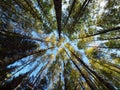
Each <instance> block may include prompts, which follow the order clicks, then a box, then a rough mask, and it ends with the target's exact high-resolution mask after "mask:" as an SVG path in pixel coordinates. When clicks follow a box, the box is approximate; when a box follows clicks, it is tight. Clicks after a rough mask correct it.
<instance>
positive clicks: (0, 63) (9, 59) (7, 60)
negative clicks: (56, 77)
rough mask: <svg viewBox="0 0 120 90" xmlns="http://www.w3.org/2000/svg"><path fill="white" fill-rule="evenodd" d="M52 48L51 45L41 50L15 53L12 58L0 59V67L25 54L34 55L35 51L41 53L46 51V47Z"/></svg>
mask: <svg viewBox="0 0 120 90" xmlns="http://www.w3.org/2000/svg"><path fill="white" fill-rule="evenodd" d="M52 48H53V47H50V48H47V49H42V50H36V51H31V52H27V53H25V54H23V55H17V56H14V57H12V58H8V59H4V60H0V67H5V66H7V65H9V64H12V63H13V62H15V61H17V60H19V59H22V58H25V57H27V56H30V55H34V54H37V53H42V52H44V51H47V50H48V49H52Z"/></svg>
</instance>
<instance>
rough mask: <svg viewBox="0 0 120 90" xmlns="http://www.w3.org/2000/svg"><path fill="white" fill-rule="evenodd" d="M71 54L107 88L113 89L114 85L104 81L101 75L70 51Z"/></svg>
mask: <svg viewBox="0 0 120 90" xmlns="http://www.w3.org/2000/svg"><path fill="white" fill-rule="evenodd" d="M71 53H72V55H73V56H74V57H75V58H76V59H77V60H78V61H79V62H80V63H81V64H82V65H83V66H84V67H85V68H86V69H88V70H89V71H90V72H91V73H92V74H93V75H95V76H96V77H97V78H98V80H99V81H101V82H102V83H103V84H104V85H105V86H106V87H107V88H108V89H109V90H115V87H114V86H113V85H112V84H110V83H109V82H108V81H105V80H104V79H103V78H102V77H101V76H99V75H98V74H97V73H96V72H95V71H93V70H92V69H90V68H89V67H88V66H87V65H86V64H85V63H84V62H83V61H82V59H81V58H79V57H78V56H77V55H75V54H74V53H73V52H72V51H71Z"/></svg>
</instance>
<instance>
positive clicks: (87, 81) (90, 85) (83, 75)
mask: <svg viewBox="0 0 120 90" xmlns="http://www.w3.org/2000/svg"><path fill="white" fill-rule="evenodd" d="M65 52H66V54H67V55H68V57H69V58H70V60H71V61H72V63H73V64H74V65H75V67H76V68H77V69H78V71H79V72H80V74H81V75H82V77H83V78H84V79H85V80H86V83H87V84H88V86H89V87H90V88H91V90H94V89H95V87H94V85H93V84H92V83H91V82H90V79H89V78H88V77H86V75H85V74H84V73H83V72H82V70H81V69H80V68H79V67H78V65H77V64H76V63H75V61H74V60H72V58H71V57H70V56H69V54H68V53H67V51H66V50H65Z"/></svg>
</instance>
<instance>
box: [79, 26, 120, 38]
mask: <svg viewBox="0 0 120 90" xmlns="http://www.w3.org/2000/svg"><path fill="white" fill-rule="evenodd" d="M117 30H119V31H120V27H115V28H110V29H106V30H101V31H99V32H97V33H94V34H91V35H86V36H83V37H79V38H78V39H82V38H88V37H92V36H96V35H100V34H105V33H107V32H112V31H117Z"/></svg>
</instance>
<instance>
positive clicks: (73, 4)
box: [63, 0, 76, 29]
mask: <svg viewBox="0 0 120 90" xmlns="http://www.w3.org/2000/svg"><path fill="white" fill-rule="evenodd" d="M75 3H76V0H74V1H73V2H72V5H71V8H70V11H69V14H68V17H67V19H66V21H65V23H64V26H63V29H64V28H65V26H66V25H67V23H68V20H69V18H70V15H71V13H72V10H73V8H74V7H75Z"/></svg>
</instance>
